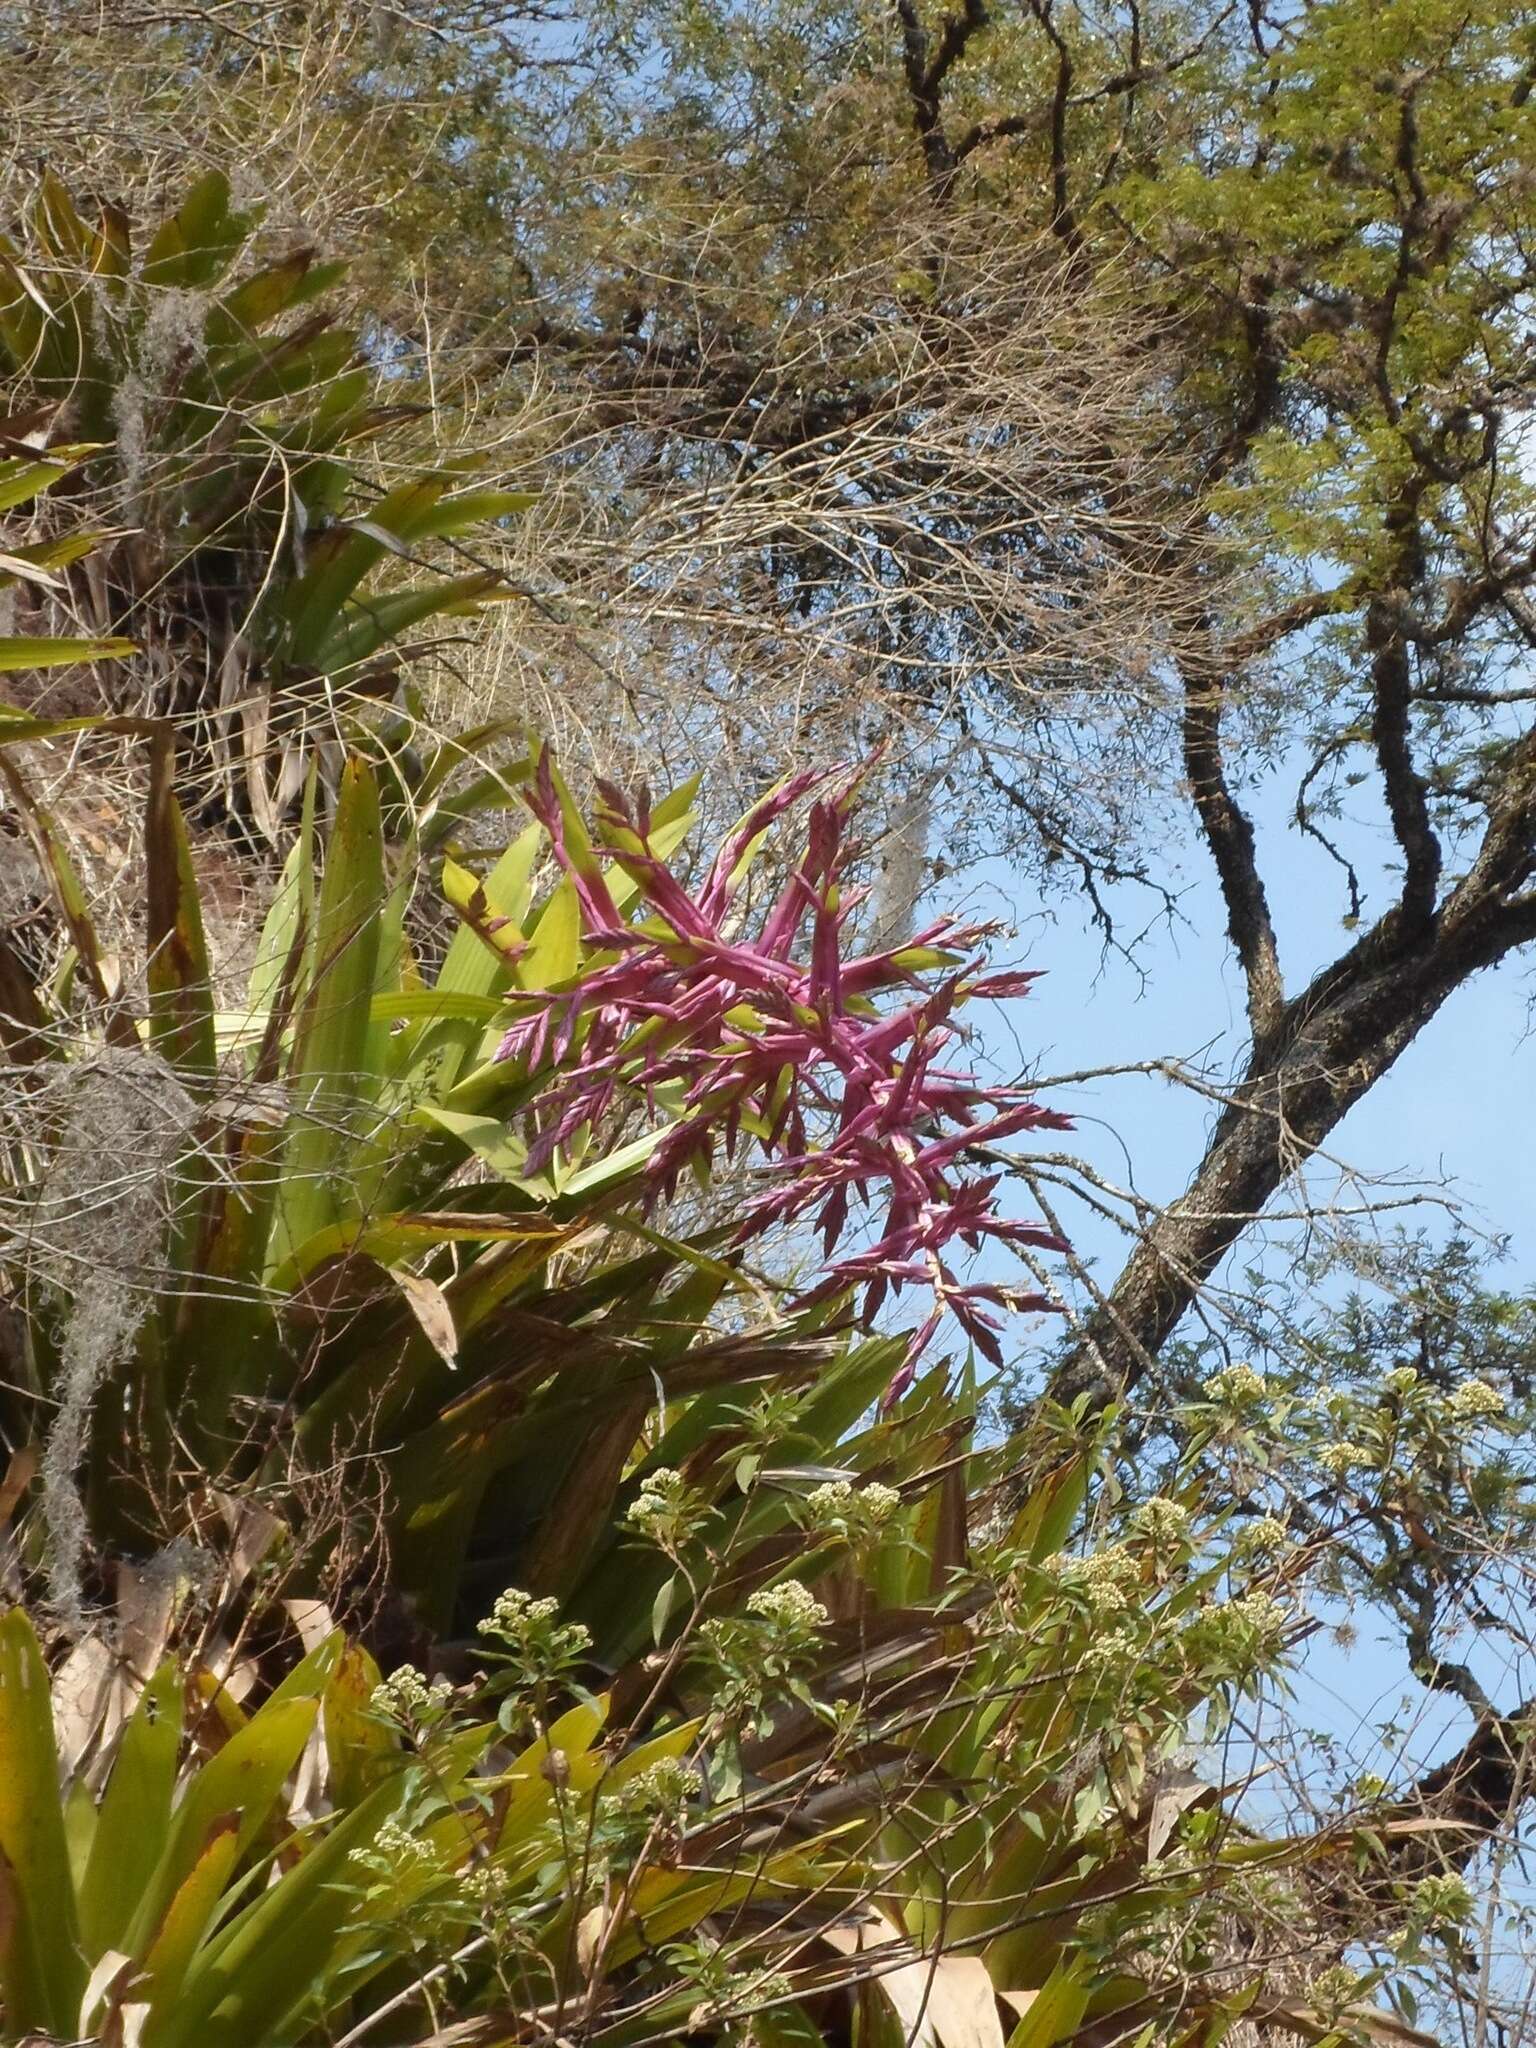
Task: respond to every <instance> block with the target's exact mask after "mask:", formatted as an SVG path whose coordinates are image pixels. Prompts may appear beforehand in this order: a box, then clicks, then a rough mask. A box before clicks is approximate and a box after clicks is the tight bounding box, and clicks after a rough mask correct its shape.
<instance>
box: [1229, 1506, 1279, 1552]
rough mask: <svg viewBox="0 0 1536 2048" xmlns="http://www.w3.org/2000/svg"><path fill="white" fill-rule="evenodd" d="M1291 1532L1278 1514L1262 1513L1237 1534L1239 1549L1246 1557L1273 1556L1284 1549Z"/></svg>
mask: <svg viewBox="0 0 1536 2048" xmlns="http://www.w3.org/2000/svg"><path fill="white" fill-rule="evenodd" d="M1290 1540H1291V1532H1290V1530H1289V1529H1288V1528H1287V1527H1286V1525H1285V1523H1284V1522H1282V1521H1281V1519H1280V1517H1279V1516H1278V1515H1260V1516H1258V1517H1257V1519H1256V1520H1254V1521H1252V1522H1249V1523H1248V1524H1247V1525H1246V1526H1245V1527H1244V1528H1242V1529H1240V1530H1239V1531H1238V1534H1237V1545H1236V1547H1237V1549H1238V1551H1239V1553H1240V1554H1241V1555H1242V1556H1244V1557H1273V1556H1274V1555H1275V1553H1276V1552H1277V1551H1280V1550H1284V1549H1285V1548H1286V1546H1287V1545H1288V1544H1289V1542H1290Z"/></svg>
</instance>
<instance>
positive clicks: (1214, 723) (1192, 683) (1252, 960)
mask: <svg viewBox="0 0 1536 2048" xmlns="http://www.w3.org/2000/svg"><path fill="white" fill-rule="evenodd" d="M1226 687H1227V678H1226V676H1225V675H1223V674H1221V673H1220V672H1219V671H1216V670H1212V671H1210V672H1208V673H1205V674H1201V673H1199V672H1194V673H1192V672H1191V670H1190V667H1189V665H1188V664H1186V668H1185V675H1184V725H1183V736H1184V772H1185V773H1186V775H1187V776H1188V777H1189V791H1190V796H1191V797H1192V799H1193V801H1194V806H1195V812H1196V815H1197V816H1198V817H1199V820H1200V828H1201V830H1202V831H1203V833H1204V834H1205V841H1206V844H1207V845H1208V846H1209V847H1210V849H1211V855H1212V858H1213V859H1214V860H1215V863H1216V873H1217V875H1218V876H1219V878H1220V881H1221V894H1222V900H1223V901H1224V902H1225V904H1226V907H1227V933H1228V936H1229V937H1230V938H1231V940H1232V944H1233V946H1234V947H1235V948H1236V951H1237V957H1238V960H1239V962H1240V964H1241V966H1242V970H1243V974H1244V977H1245V979H1246V981H1247V984H1248V1022H1249V1027H1250V1029H1251V1030H1252V1033H1253V1040H1254V1044H1255V1046H1260V1045H1263V1044H1265V1043H1267V1042H1268V1040H1269V1039H1270V1037H1271V1036H1272V1034H1273V1033H1274V1031H1275V1028H1276V1026H1277V1024H1278V1022H1279V1019H1280V1015H1281V1012H1282V1010H1283V1008H1284V1004H1285V985H1284V982H1283V980H1282V978H1281V973H1280V955H1279V950H1278V948H1277V946H1276V943H1275V928H1274V921H1273V919H1272V917H1271V915H1270V909H1269V899H1268V896H1267V895H1266V893H1265V889H1264V883H1263V880H1262V878H1261V877H1260V874H1259V868H1258V860H1257V857H1256V852H1255V847H1254V836H1253V825H1252V823H1251V822H1250V820H1249V818H1248V816H1247V814H1246V812H1244V810H1243V809H1242V807H1241V805H1239V803H1238V802H1237V799H1236V798H1235V797H1234V796H1233V794H1232V790H1231V787H1230V785H1229V783H1228V781H1227V773H1226V765H1225V763H1224V761H1223V760H1222V750H1221V720H1222V711H1223V705H1224V699H1225V693H1226Z"/></svg>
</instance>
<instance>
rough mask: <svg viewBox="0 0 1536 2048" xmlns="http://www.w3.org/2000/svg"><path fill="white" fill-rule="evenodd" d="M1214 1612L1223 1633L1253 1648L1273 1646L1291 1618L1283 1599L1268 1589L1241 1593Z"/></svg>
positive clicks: (1265, 1648) (1261, 1648)
mask: <svg viewBox="0 0 1536 2048" xmlns="http://www.w3.org/2000/svg"><path fill="white" fill-rule="evenodd" d="M1216 1614H1217V1618H1218V1619H1219V1620H1220V1621H1221V1623H1222V1626H1223V1628H1224V1631H1225V1632H1226V1633H1228V1634H1229V1635H1231V1636H1232V1637H1234V1638H1236V1639H1237V1640H1238V1641H1239V1642H1241V1643H1242V1645H1243V1646H1244V1647H1245V1648H1250V1649H1252V1650H1253V1651H1255V1652H1258V1651H1261V1650H1268V1649H1274V1648H1276V1647H1277V1646H1278V1644H1279V1640H1280V1638H1281V1636H1282V1635H1283V1634H1284V1632H1285V1627H1286V1624H1287V1622H1288V1621H1289V1620H1290V1618H1291V1615H1290V1609H1289V1608H1288V1607H1287V1606H1286V1605H1285V1602H1284V1601H1283V1600H1276V1599H1275V1598H1274V1597H1273V1596H1272V1595H1271V1594H1269V1593H1240V1594H1239V1595H1238V1596H1237V1598H1236V1599H1235V1600H1229V1601H1228V1602H1227V1604H1226V1606H1225V1607H1221V1608H1218V1609H1217V1610H1216Z"/></svg>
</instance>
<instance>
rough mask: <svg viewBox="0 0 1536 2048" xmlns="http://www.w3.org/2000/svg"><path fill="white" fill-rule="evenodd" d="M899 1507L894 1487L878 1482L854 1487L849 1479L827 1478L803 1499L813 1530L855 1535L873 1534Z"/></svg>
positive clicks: (899, 1497) (899, 1502) (899, 1496)
mask: <svg viewBox="0 0 1536 2048" xmlns="http://www.w3.org/2000/svg"><path fill="white" fill-rule="evenodd" d="M900 1506H901V1495H900V1494H899V1493H898V1492H897V1491H896V1489H895V1487H894V1486H882V1485H881V1484H880V1483H879V1481H878V1480H874V1481H871V1483H870V1484H869V1485H868V1486H855V1485H854V1483H853V1481H852V1480H851V1479H829V1480H828V1481H827V1483H826V1484H825V1485H824V1486H818V1487H817V1488H816V1489H815V1490H814V1491H813V1492H811V1493H808V1494H807V1495H806V1497H805V1512H806V1517H807V1519H808V1520H809V1522H810V1524H811V1526H812V1528H815V1529H832V1530H843V1531H848V1532H852V1533H855V1534H865V1533H873V1532H874V1531H875V1530H876V1529H882V1528H884V1526H885V1524H886V1523H887V1522H888V1521H889V1520H890V1519H891V1517H892V1515H894V1514H895V1512H896V1510H897V1509H898V1508H899V1507H900Z"/></svg>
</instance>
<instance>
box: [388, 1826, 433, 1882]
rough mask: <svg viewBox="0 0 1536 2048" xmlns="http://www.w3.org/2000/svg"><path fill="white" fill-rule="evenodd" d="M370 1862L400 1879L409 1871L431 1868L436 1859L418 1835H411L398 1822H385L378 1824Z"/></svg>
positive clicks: (431, 1849)
mask: <svg viewBox="0 0 1536 2048" xmlns="http://www.w3.org/2000/svg"><path fill="white" fill-rule="evenodd" d="M372 1860H373V1861H374V1862H375V1863H377V1864H381V1865H383V1866H385V1867H386V1868H387V1869H388V1870H389V1872H390V1873H391V1874H392V1875H394V1876H397V1877H400V1876H405V1875H406V1874H407V1873H409V1872H411V1871H415V1870H420V1871H426V1870H429V1869H431V1868H433V1867H434V1866H435V1864H436V1862H437V1857H436V1854H435V1853H434V1851H433V1848H432V1844H431V1843H430V1842H426V1841H423V1840H422V1838H421V1836H420V1835H413V1834H412V1833H411V1831H410V1829H409V1828H407V1827H404V1826H402V1825H401V1823H400V1822H399V1821H397V1820H386V1821H384V1822H382V1823H381V1824H380V1827H379V1831H378V1833H377V1834H376V1835H375V1836H374V1838H373V1850H372Z"/></svg>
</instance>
